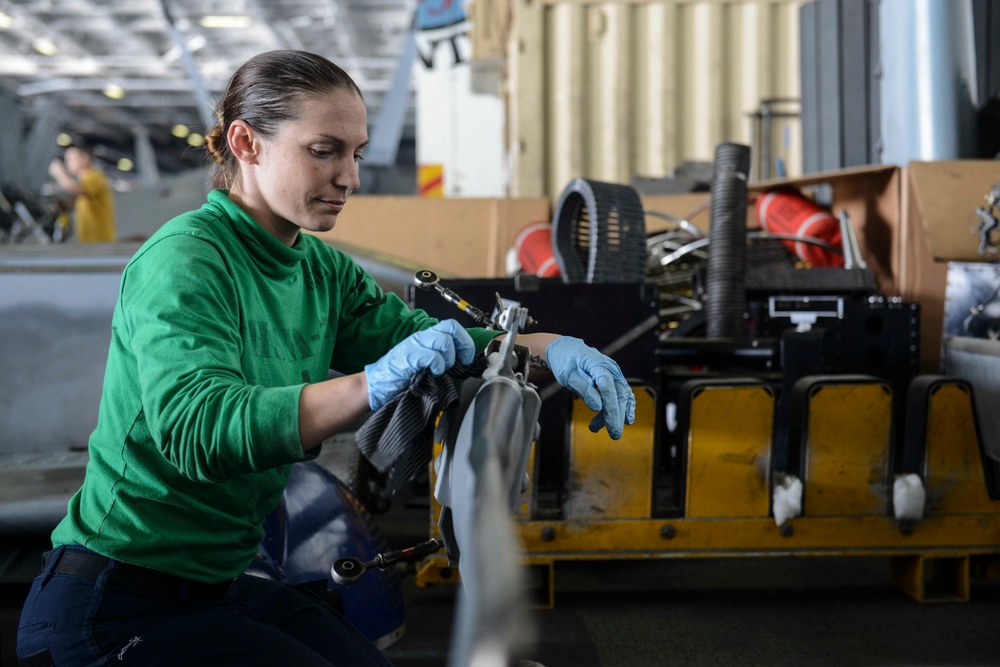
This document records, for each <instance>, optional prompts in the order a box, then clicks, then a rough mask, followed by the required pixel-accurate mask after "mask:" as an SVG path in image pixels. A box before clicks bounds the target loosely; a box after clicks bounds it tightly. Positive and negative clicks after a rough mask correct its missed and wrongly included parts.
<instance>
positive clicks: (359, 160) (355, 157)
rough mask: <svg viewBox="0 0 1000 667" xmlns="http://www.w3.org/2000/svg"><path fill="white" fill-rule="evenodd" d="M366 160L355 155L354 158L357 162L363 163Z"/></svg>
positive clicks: (361, 156)
mask: <svg viewBox="0 0 1000 667" xmlns="http://www.w3.org/2000/svg"><path fill="white" fill-rule="evenodd" d="M364 159H365V157H364V156H363V155H355V156H354V161H355V162H361V161H362V160H364Z"/></svg>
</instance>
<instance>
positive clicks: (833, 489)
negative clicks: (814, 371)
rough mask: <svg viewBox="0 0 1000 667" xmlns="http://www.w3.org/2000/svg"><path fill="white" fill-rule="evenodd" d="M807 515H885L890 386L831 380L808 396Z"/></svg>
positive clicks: (804, 503)
mask: <svg viewBox="0 0 1000 667" xmlns="http://www.w3.org/2000/svg"><path fill="white" fill-rule="evenodd" d="M808 402H809V405H808V425H807V441H806V443H805V460H806V471H805V479H804V481H803V487H804V488H803V501H802V512H803V514H804V515H806V516H813V517H819V516H858V517H860V516H866V515H876V516H884V515H885V514H886V512H887V509H888V498H889V495H888V494H889V490H888V489H889V487H888V482H889V453H890V446H891V441H890V434H891V427H892V390H891V389H890V388H889V387H888V386H886V385H884V384H881V383H877V382H865V383H830V384H826V385H820V386H817V387H815V388H814V389H813V390H812V391H811V392H810V394H809V397H808Z"/></svg>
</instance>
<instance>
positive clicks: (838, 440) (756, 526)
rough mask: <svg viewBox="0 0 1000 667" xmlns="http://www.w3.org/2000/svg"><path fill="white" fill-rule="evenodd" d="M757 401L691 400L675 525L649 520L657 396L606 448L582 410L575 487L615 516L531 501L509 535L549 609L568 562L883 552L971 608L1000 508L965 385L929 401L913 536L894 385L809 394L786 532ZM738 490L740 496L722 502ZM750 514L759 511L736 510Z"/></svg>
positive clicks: (827, 387) (920, 594) (928, 596)
mask: <svg viewBox="0 0 1000 667" xmlns="http://www.w3.org/2000/svg"><path fill="white" fill-rule="evenodd" d="M762 392H763V389H762V388H761V387H757V386H745V385H744V386H737V385H731V386H727V387H722V388H719V387H710V388H705V389H703V390H702V392H701V393H700V394H698V395H696V396H695V397H694V399H693V400H692V409H691V418H690V445H691V447H690V455H691V466H690V469H689V471H688V478H687V480H688V487H689V494H688V509H689V512H688V514H687V515H686V516H684V517H676V518H664V519H654V518H649V517H648V512H649V504H648V499H649V493H650V488H651V479H650V478H649V476H648V475H649V474H651V471H652V466H653V463H652V458H651V457H652V441H653V435H652V430H653V426H654V423H655V419H656V415H655V402H654V401H653V400H652V397H651V396H650V395H648V394H646V393H645V392H643V391H637V392H636V393H637V398H638V399H639V408H638V410H637V419H636V424H635V425H634V426H632V427H630V428H629V429H627V430H626V436H627V437H626V438H623V439H622V441H619V442H613V441H610V440H607V438H606V436H604V440H603V441H602V440H598V439H597V438H596V437H595V436H594V435H593V434H590V433H589V430H588V429H587V423H588V422H589V417H590V411H589V410H585V409H582V406H581V409H580V410H575V411H574V417H573V420H574V421H573V429H574V430H573V435H572V442H571V445H570V446H571V448H572V449H573V450H574V454H573V458H572V463H571V468H572V469H571V471H570V473H571V474H572V475H575V476H576V477H575V479H576V480H577V482H579V483H580V486H578V488H577V491H579V490H580V489H581V488H584V487H586V489H587V491H588V493H589V496H590V498H591V499H592V500H593V502H594V504H599V503H606V506H605V507H606V511H604V512H596V511H594V510H593V509H592V508H591V509H590V510H589V512H590V514H589V515H585V516H580V515H576V516H567V517H566V518H565V519H563V520H553V521H538V520H532V519H531V518H530V516H529V513H528V505H530V502H529V503H528V504H522V505H521V506H520V507H519V510H518V512H517V513H516V516H515V522H514V527H515V531H516V533H517V535H518V538H519V541H520V544H521V549H522V563H523V564H524V565H525V566H530V567H534V568H535V569H536V570H537V571H538V572H540V573H541V574H542V575H543V576H542V581H543V582H544V585H539V587H538V588H539V590H538V591H537V592H538V593H539V595H538V597H539V602H540V604H541V605H542V606H546V605H549V606H550V605H551V603H552V602H553V600H554V590H555V589H554V565H555V563H557V562H559V561H569V560H617V559H671V558H709V557H711V558H719V557H778V556H801V557H807V556H887V557H889V559H890V564H891V567H890V578H891V581H892V582H893V583H894V584H895V585H897V586H898V587H899V588H901V589H902V590H903V591H905V592H906V593H907V594H908V595H910V596H912V597H913V598H914V599H917V600H920V601H923V602H937V601H941V602H944V601H964V600H967V599H968V597H969V577H970V571H971V569H972V563H973V562H977V563H983V564H984V566H983V567H984V568H986V567H989V566H990V565H991V564H996V563H998V562H1000V561H998V557H1000V507H998V505H1000V504H998V503H995V502H993V501H990V500H989V499H988V497H987V496H986V494H985V490H984V489H985V486H984V481H983V472H982V467H981V463H980V458H979V449H978V442H977V441H976V432H975V427H974V424H973V421H972V419H973V415H972V406H971V402H970V396H969V394H968V393H967V392H966V391H965V390H964V389H963V387H962V385H960V384H955V385H950V384H945V385H943V386H941V387H939V388H938V390H937V391H936V392H935V393H934V394H933V395H932V396H931V398H930V403H929V409H928V415H929V416H928V425H927V469H926V483H927V488H928V491H929V493H930V497H931V499H932V506H931V511H930V512H929V513H928V515H927V516H926V517H925V518H924V519H923V520H922V521H919V522H916V523H915V524H913V525H912V526H908V528H909V530H905V531H904V530H902V529H901V526H900V525H899V524H898V523H897V522H896V521H895V520H894V518H893V517H892V516H890V515H889V513H888V512H887V511H886V508H887V493H888V488H887V484H886V482H887V481H888V469H887V466H888V451H889V442H890V441H889V437H890V426H891V403H892V397H891V394H890V392H889V390H888V388H887V387H885V386H884V385H883V384H881V383H879V382H873V381H862V382H857V383H850V382H831V383H829V384H822V385H819V386H818V389H816V390H814V391H812V392H810V395H809V397H808V422H807V425H806V426H807V427H806V432H807V434H808V437H807V445H806V450H805V457H806V459H805V461H806V472H805V479H804V487H805V491H804V494H805V495H804V510H805V514H804V515H803V516H800V517H797V518H795V519H794V520H792V521H790V522H788V523H786V524H785V525H784V526H782V527H780V528H779V527H778V526H777V525H775V522H774V520H773V519H772V518H769V517H768V516H767V506H766V504H765V502H764V501H762V500H761V498H760V496H761V495H763V496H764V500H766V494H762V493H761V491H762V489H764V488H766V483H765V482H764V481H762V478H761V477H760V476H757V477H755V474H757V473H753V472H751V471H752V470H754V469H755V466H757V464H758V461H756V460H755V458H754V457H762V456H764V457H766V455H767V454H766V452H767V448H766V447H765V446H764V445H762V444H761V441H762V440H763V439H764V434H765V433H766V432H767V430H768V429H767V422H766V420H763V418H762V415H767V416H768V417H769V416H770V414H771V410H770V409H769V408H767V407H765V406H766V405H769V403H768V397H767V396H766V395H764V393H762ZM734 424H737V425H740V426H741V427H742V428H741V429H740V430H741V435H742V436H743V438H742V439H741V438H740V437H739V435H740V434H735V435H734V433H735V431H736V429H734V427H733V425H734ZM588 438H593V439H592V440H588ZM753 443H756V444H753ZM439 451H440V448H439V447H438V448H437V449H436V450H435V455H437V453H439ZM765 469H766V466H765ZM623 475H625V476H624V477H623ZM636 479H639V481H638V482H636V481H635V480H636ZM432 481H433V468H432ZM734 490H738V492H739V493H740V494H743V495H744V499H743V500H741V501H740V502H727V501H726V500H725V499H719V498H717V497H716V496H723V497H725V496H726V495H727V494H729V495H732V493H733V492H734ZM581 497H583V496H578V498H581ZM431 504H432V510H431V534H432V535H435V534H436V521H437V514H438V512H439V509H440V508H439V507H438V505H437V503H435V502H434V501H433V499H432V503H431ZM640 505H641V506H642V508H641V511H640ZM747 506H749V507H753V508H754V509H753V510H752V513H751V512H750V511H749V510H748V511H747V514H748V515H747V516H735V515H734V514H735V513H736V512H739V511H740V510H741V508H744V507H747ZM581 507H582V509H580V510H579V511H580V512H584V513H585V512H587V511H588V510H587V508H586V507H583V506H581ZM692 511H693V513H692ZM457 579H458V571H457V570H455V569H453V568H451V567H449V563H448V560H447V558H446V557H445V556H444V555H443V554H440V553H439V554H436V555H434V556H431V557H429V558H428V559H426V560H425V561H423V562H422V563H421V566H420V567H419V568H418V571H417V585H419V586H427V585H432V584H436V583H446V582H455V581H457Z"/></svg>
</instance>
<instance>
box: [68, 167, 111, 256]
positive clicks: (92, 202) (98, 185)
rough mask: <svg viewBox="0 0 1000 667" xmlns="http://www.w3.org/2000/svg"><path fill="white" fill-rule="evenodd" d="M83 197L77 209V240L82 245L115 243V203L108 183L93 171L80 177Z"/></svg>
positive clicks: (77, 199)
mask: <svg viewBox="0 0 1000 667" xmlns="http://www.w3.org/2000/svg"><path fill="white" fill-rule="evenodd" d="M80 188H81V189H82V190H83V194H81V195H79V196H78V197H77V198H76V202H75V204H74V206H73V213H74V217H75V218H76V222H75V226H76V240H77V241H78V242H80V243H114V242H115V241H116V240H117V239H116V237H117V235H116V233H115V200H114V196H113V195H112V193H111V186H110V185H109V184H108V179H107V177H105V175H104V174H103V173H101V171H99V170H98V169H94V168H93V167H91V168H88V169H86V170H84V172H83V173H82V174H81V175H80Z"/></svg>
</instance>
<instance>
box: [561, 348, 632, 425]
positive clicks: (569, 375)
mask: <svg viewBox="0 0 1000 667" xmlns="http://www.w3.org/2000/svg"><path fill="white" fill-rule="evenodd" d="M545 357H546V362H547V363H548V365H549V368H551V369H552V374H553V375H554V376H555V378H556V381H557V382H558V383H559V384H561V385H562V386H564V387H566V388H567V389H569V390H570V391H572V392H573V393H575V394H576V395H577V396H579V397H580V398H582V399H583V402H584V403H586V404H587V407H588V408H590V409H591V410H594V411H595V412H597V413H598V414H597V416H596V417H594V419H593V420H591V422H590V430H591V431H593V432H594V433H597V432H598V431H599V430H601V427H605V428H607V429H608V435H610V436H611V438H612V439H613V440H618V439H619V438H621V437H622V431H623V430H624V428H625V424H631V423H633V422H634V421H635V395H634V394H633V393H632V389H631V388H630V387H629V386H628V382H626V381H625V376H624V375H622V370H621V368H619V367H618V364H617V363H615V361H614V359H612V358H611V357H608V356H607V355H604V354H601V353H600V352H599V351H598V350H596V349H594V348H592V347H590V346H589V345H587V344H586V343H584V342H583V341H582V340H580V339H579V338H573V337H572V336H562V337H560V338H557V339H555V340H554V341H552V342H551V343H550V344H549V346H548V348H546V350H545Z"/></svg>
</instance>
